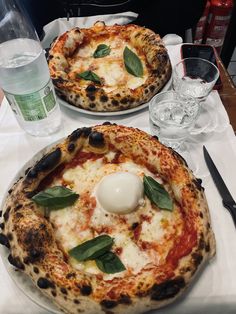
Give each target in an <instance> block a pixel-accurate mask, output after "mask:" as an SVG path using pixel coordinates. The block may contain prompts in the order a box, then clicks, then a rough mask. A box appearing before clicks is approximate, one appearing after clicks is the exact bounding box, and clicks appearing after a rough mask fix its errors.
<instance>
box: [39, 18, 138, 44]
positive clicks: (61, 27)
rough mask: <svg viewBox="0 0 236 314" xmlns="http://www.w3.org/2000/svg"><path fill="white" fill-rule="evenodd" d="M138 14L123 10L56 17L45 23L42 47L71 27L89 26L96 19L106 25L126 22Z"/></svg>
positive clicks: (132, 19)
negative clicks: (92, 14)
mask: <svg viewBox="0 0 236 314" xmlns="http://www.w3.org/2000/svg"><path fill="white" fill-rule="evenodd" d="M137 16H138V14H137V13H134V12H124V13H117V14H112V15H111V14H104V15H94V16H88V17H70V19H69V21H68V20H67V18H59V19H56V20H54V21H52V22H50V23H49V24H47V25H45V26H44V28H43V30H44V32H45V36H44V38H43V40H42V41H41V43H42V46H43V48H48V47H50V44H51V43H52V41H53V39H54V38H55V37H57V36H59V35H61V34H63V33H64V32H66V31H68V30H69V29H71V28H73V27H82V28H83V27H90V26H92V25H93V24H94V23H95V22H97V21H103V22H105V23H106V25H113V24H121V25H123V24H128V23H130V22H132V21H134V20H135V19H136V18H137Z"/></svg>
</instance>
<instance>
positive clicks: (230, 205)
mask: <svg viewBox="0 0 236 314" xmlns="http://www.w3.org/2000/svg"><path fill="white" fill-rule="evenodd" d="M223 205H224V207H225V208H227V209H228V211H229V212H230V214H231V216H232V218H233V221H234V225H235V228H236V204H235V202H225V201H223Z"/></svg>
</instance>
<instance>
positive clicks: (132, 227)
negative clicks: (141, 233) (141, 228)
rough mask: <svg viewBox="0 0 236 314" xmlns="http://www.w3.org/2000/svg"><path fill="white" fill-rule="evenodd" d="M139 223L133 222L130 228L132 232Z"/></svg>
mask: <svg viewBox="0 0 236 314" xmlns="http://www.w3.org/2000/svg"><path fill="white" fill-rule="evenodd" d="M138 225H139V223H138V222H134V223H133V224H132V226H131V229H132V230H134V229H136V228H137V227H138Z"/></svg>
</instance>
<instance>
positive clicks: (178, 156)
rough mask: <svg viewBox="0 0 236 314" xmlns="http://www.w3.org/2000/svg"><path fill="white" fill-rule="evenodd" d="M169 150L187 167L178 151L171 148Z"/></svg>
mask: <svg viewBox="0 0 236 314" xmlns="http://www.w3.org/2000/svg"><path fill="white" fill-rule="evenodd" d="M171 151H172V155H173V156H175V157H177V158H178V159H179V160H180V161H181V162H182V163H183V164H184V165H185V166H186V167H188V164H187V161H186V160H185V159H184V158H183V157H182V156H181V155H180V154H179V153H177V152H176V151H175V150H173V149H171Z"/></svg>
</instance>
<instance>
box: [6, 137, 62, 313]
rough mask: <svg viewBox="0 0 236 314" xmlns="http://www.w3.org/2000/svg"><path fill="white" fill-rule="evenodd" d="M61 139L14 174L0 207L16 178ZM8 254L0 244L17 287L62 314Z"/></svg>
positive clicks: (51, 309)
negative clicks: (11, 262)
mask: <svg viewBox="0 0 236 314" xmlns="http://www.w3.org/2000/svg"><path fill="white" fill-rule="evenodd" d="M61 140H62V139H60V140H58V141H56V142H54V143H52V144H50V145H48V146H46V147H45V148H43V149H42V150H40V151H39V152H38V153H36V154H35V155H34V156H33V157H32V158H31V159H30V160H29V161H28V162H27V163H26V164H25V165H24V166H23V167H22V168H21V169H20V170H19V171H18V172H17V174H16V175H15V177H14V178H13V180H12V182H11V183H10V185H9V187H8V189H7V190H6V193H5V195H4V196H3V199H2V204H1V208H2V207H3V204H4V203H5V201H6V198H7V196H8V192H7V191H8V190H9V189H10V188H11V187H12V185H13V184H14V183H15V182H16V181H18V179H19V178H20V177H22V176H25V170H26V169H28V168H29V167H32V166H33V165H34V164H35V163H36V162H37V161H38V160H40V159H41V158H42V157H43V155H44V154H46V153H47V152H48V151H49V150H50V149H51V148H52V147H53V146H54V145H56V144H57V143H58V142H60V141H61ZM9 254H10V251H9V250H8V249H7V248H5V247H3V246H2V245H0V255H1V257H2V261H3V263H4V266H5V267H6V270H7V272H8V274H9V275H10V277H11V278H12V280H13V281H14V282H15V284H16V285H17V287H18V288H19V289H20V290H21V291H22V292H23V293H24V294H25V295H26V296H27V297H28V298H29V299H30V300H31V301H33V302H34V303H36V304H37V305H38V306H40V307H41V308H43V309H45V310H47V311H49V312H51V313H54V314H62V312H61V311H60V310H58V307H57V306H56V305H55V304H54V303H53V302H52V301H51V300H50V299H49V298H48V297H47V296H45V295H44V294H43V293H42V292H41V290H40V289H39V288H37V287H36V285H35V284H34V283H33V281H32V280H31V278H30V277H29V276H28V275H26V274H25V273H23V272H21V271H19V270H16V268H15V267H14V266H12V265H11V264H10V263H9V262H8V256H9Z"/></svg>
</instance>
